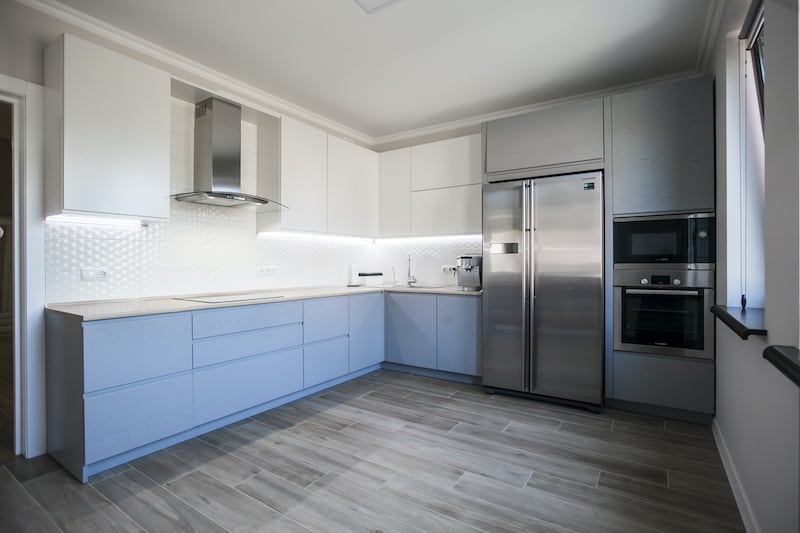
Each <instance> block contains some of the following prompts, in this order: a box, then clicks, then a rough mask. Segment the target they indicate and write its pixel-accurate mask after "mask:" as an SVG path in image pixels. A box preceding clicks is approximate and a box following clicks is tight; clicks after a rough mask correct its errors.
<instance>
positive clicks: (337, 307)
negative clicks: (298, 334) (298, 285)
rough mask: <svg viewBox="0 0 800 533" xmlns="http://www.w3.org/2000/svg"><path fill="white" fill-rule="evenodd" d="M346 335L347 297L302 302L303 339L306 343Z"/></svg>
mask: <svg viewBox="0 0 800 533" xmlns="http://www.w3.org/2000/svg"><path fill="white" fill-rule="evenodd" d="M342 335H347V298H346V297H336V298H319V299H317V300H306V301H305V302H304V303H303V340H304V342H306V343H309V342H316V341H321V340H325V339H332V338H334V337H340V336H342Z"/></svg>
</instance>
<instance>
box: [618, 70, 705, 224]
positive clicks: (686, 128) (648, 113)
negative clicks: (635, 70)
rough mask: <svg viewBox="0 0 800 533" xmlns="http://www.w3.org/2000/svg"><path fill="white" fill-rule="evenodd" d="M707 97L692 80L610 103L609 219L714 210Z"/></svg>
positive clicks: (633, 93) (699, 81)
mask: <svg viewBox="0 0 800 533" xmlns="http://www.w3.org/2000/svg"><path fill="white" fill-rule="evenodd" d="M713 96H714V95H713V85H712V82H711V80H710V79H708V78H697V79H691V80H683V81H680V82H674V83H667V84H663V85H657V86H654V87H648V88H645V89H640V90H637V91H631V92H626V93H621V94H615V95H614V96H612V97H611V128H610V130H611V143H610V144H611V157H610V158H609V161H608V163H609V167H610V170H611V175H612V179H613V186H614V188H613V190H614V192H613V210H614V214H615V215H638V214H646V213H675V212H698V211H713V210H714V147H713V142H714V100H713ZM607 170H608V167H607Z"/></svg>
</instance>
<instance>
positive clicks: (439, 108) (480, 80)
mask: <svg viewBox="0 0 800 533" xmlns="http://www.w3.org/2000/svg"><path fill="white" fill-rule="evenodd" d="M62 3H63V4H66V5H68V6H70V7H72V8H74V9H77V10H79V11H81V12H83V13H86V14H88V15H90V16H92V17H96V18H98V19H100V20H102V21H104V22H106V23H108V24H111V25H113V26H116V27H118V28H120V29H122V30H125V31H127V32H130V33H133V34H135V35H137V36H139V37H142V38H144V39H146V40H148V41H150V42H152V43H154V44H156V45H159V46H161V47H164V48H166V49H168V50H171V51H173V52H176V53H178V54H180V55H183V56H185V57H187V58H189V59H192V60H194V61H197V62H199V63H202V64H204V65H207V66H208V67H211V68H212V69H214V70H217V71H219V72H221V73H224V74H226V75H228V76H231V77H233V78H235V79H237V80H239V81H242V82H245V83H247V84H250V85H252V86H255V87H257V88H258V89H261V90H263V91H266V92H268V93H271V94H272V95H274V96H277V97H279V98H282V99H285V100H288V101H290V102H292V103H293V104H296V105H298V106H301V107H303V108H305V109H307V110H309V111H312V112H314V113H317V114H319V115H322V116H324V117H326V118H328V119H331V120H333V121H336V122H338V123H340V124H342V125H344V126H346V127H349V128H351V129H353V130H356V131H358V132H361V133H363V134H365V135H366V136H369V137H372V138H373V139H375V140H376V141H381V140H389V139H391V137H392V136H394V135H397V134H401V133H404V132H410V131H418V130H424V129H425V128H430V127H433V126H436V125H441V124H443V123H449V122H453V121H461V120H464V119H468V118H471V117H476V116H481V115H485V114H491V113H497V112H501V111H504V110H508V109H511V108H516V107H520V106H526V105H530V104H534V103H538V102H543V101H547V100H552V99H557V98H563V97H568V96H572V95H578V94H584V93H590V92H594V91H600V90H603V89H607V88H610V87H616V86H621V85H627V84H631V83H635V82H640V81H643V80H650V79H654V78H660V77H668V76H674V75H679V74H685V73H689V72H693V71H697V70H700V69H701V68H702V67H703V65H702V63H703V61H704V60H705V57H706V56H707V53H708V46H709V43H708V41H709V40H712V41H713V35H710V34H711V33H712V32H713V31H714V26H715V21H716V20H718V18H717V17H718V15H719V13H720V10H721V5H722V2H721V0H402V1H399V2H395V3H393V4H391V5H389V6H388V7H385V8H383V9H380V10H378V11H376V12H374V13H373V14H371V15H370V14H367V13H366V12H365V11H364V9H362V8H361V7H360V6H359V5H358V4H356V2H354V1H353V0H236V1H234V2H230V1H219V0H166V1H165V0H135V1H130V0H62Z"/></svg>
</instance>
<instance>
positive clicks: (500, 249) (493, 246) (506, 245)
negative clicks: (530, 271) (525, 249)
mask: <svg viewBox="0 0 800 533" xmlns="http://www.w3.org/2000/svg"><path fill="white" fill-rule="evenodd" d="M489 253H490V254H516V253H519V243H518V242H491V243H489Z"/></svg>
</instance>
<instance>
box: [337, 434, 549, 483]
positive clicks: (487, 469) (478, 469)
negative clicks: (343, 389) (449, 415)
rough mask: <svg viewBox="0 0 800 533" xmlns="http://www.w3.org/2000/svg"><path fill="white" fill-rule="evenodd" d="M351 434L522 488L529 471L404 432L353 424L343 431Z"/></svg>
mask: <svg viewBox="0 0 800 533" xmlns="http://www.w3.org/2000/svg"><path fill="white" fill-rule="evenodd" d="M343 432H344V433H347V434H350V435H353V436H354V437H357V438H360V439H364V440H366V441H370V442H373V443H375V444H378V445H380V446H381V447H387V448H391V449H393V450H397V451H400V452H404V453H408V454H411V455H414V456H417V457H425V458H427V459H429V460H432V461H435V462H437V463H439V464H442V465H448V466H451V467H453V468H455V469H456V470H458V471H462V472H473V473H476V474H480V475H483V476H487V477H490V478H492V479H496V480H497V481H502V482H503V483H508V484H509V485H514V486H517V487H524V486H525V484H526V483H527V482H528V479H529V478H530V477H531V474H532V473H533V470H531V469H529V468H524V467H521V466H518V465H515V464H514V463H510V462H508V461H503V460H498V459H494V458H492V457H488V456H485V455H479V454H471V453H465V452H463V451H460V450H456V449H453V448H452V447H445V446H440V445H438V444H434V443H432V442H430V441H428V440H424V439H417V438H414V437H411V436H409V435H406V434H398V433H394V432H387V431H385V430H382V429H379V428H375V427H371V426H368V425H366V424H354V425H352V426H350V427H349V428H347V429H346V430H344V431H343Z"/></svg>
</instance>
